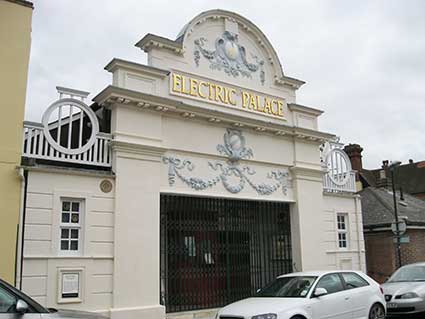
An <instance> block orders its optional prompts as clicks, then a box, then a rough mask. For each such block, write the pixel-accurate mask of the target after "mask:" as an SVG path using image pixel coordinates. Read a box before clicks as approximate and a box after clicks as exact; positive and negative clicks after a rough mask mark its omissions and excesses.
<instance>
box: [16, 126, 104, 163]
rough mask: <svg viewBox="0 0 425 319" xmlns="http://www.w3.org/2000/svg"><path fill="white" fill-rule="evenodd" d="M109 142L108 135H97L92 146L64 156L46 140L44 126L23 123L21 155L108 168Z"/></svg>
mask: <svg viewBox="0 0 425 319" xmlns="http://www.w3.org/2000/svg"><path fill="white" fill-rule="evenodd" d="M110 141H111V135H110V134H105V133H97V134H96V138H95V141H94V143H93V145H92V146H91V147H89V148H88V149H87V150H85V151H83V152H81V153H78V154H66V153H65V152H62V151H60V150H57V149H56V148H55V147H53V146H52V144H51V143H50V142H49V141H48V139H46V136H45V134H44V126H43V125H42V124H41V123H33V122H24V141H23V151H22V155H23V156H24V157H28V158H36V159H42V160H50V161H58V162H67V163H76V164H84V165H94V166H102V167H110V166H111V147H110Z"/></svg>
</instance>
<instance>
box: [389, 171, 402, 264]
mask: <svg viewBox="0 0 425 319" xmlns="http://www.w3.org/2000/svg"><path fill="white" fill-rule="evenodd" d="M390 169H391V184H392V189H393V200H394V217H395V227H396V238H397V248H396V251H397V263H398V267H401V266H402V264H401V250H400V225H399V223H398V212H397V196H396V193H395V177H394V170H395V169H396V165H394V166H393V167H391V168H390Z"/></svg>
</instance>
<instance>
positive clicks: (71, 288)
mask: <svg viewBox="0 0 425 319" xmlns="http://www.w3.org/2000/svg"><path fill="white" fill-rule="evenodd" d="M79 288H80V274H79V273H64V274H62V298H78V297H79Z"/></svg>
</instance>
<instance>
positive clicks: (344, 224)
mask: <svg viewBox="0 0 425 319" xmlns="http://www.w3.org/2000/svg"><path fill="white" fill-rule="evenodd" d="M336 218H337V232H338V247H339V248H348V216H347V214H337V216H336Z"/></svg>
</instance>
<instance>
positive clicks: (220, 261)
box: [161, 195, 292, 312]
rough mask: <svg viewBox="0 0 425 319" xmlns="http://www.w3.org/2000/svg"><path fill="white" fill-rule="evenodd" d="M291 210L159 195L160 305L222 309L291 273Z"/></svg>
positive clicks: (280, 205) (273, 205)
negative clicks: (278, 276)
mask: <svg viewBox="0 0 425 319" xmlns="http://www.w3.org/2000/svg"><path fill="white" fill-rule="evenodd" d="M291 270H292V259H291V235H290V217H289V205H288V204H286V203H276V202H259V201H258V202H257V201H242V200H229V199H222V198H200V197H185V196H176V195H161V301H162V303H163V304H164V305H165V306H166V311H167V312H179V311H188V310H196V309H205V308H216V307H221V306H223V305H225V304H228V303H231V302H233V301H236V300H240V299H243V298H246V297H249V296H251V295H253V294H254V293H255V292H256V291H257V289H259V288H261V287H263V286H264V285H265V284H267V283H268V282H270V281H271V280H273V279H274V278H275V277H276V276H277V275H280V274H283V273H288V272H291Z"/></svg>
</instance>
